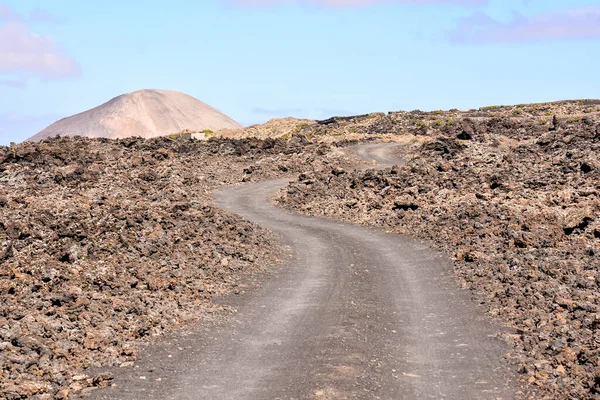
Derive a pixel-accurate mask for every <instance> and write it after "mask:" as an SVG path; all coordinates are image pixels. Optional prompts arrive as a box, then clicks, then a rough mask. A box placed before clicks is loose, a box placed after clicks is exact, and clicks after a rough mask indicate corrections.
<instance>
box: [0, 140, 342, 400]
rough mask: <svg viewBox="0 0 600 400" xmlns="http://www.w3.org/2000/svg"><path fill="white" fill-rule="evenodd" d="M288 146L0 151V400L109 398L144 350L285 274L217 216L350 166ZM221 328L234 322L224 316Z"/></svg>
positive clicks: (24, 147)
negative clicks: (97, 391) (243, 199)
mask: <svg viewBox="0 0 600 400" xmlns="http://www.w3.org/2000/svg"><path fill="white" fill-rule="evenodd" d="M331 150H332V148H331V147H330V146H327V145H319V144H312V143H309V142H308V141H307V140H306V138H304V137H302V136H295V137H293V138H292V139H291V140H270V139H268V140H256V139H244V140H210V141H209V142H206V143H203V142H196V141H191V140H184V139H179V140H169V139H165V138H163V139H151V140H142V139H135V138H134V139H123V140H114V141H113V140H104V139H83V138H62V139H48V140H44V141H42V142H40V143H24V144H20V145H13V146H11V147H2V148H0V300H1V301H0V350H1V352H0V365H1V368H0V392H1V393H2V397H3V398H6V399H24V398H34V399H51V398H69V397H71V395H73V394H75V393H81V392H85V391H87V390H92V389H94V388H97V387H103V386H107V385H110V382H111V380H112V376H111V375H110V374H107V373H100V374H97V375H92V376H87V375H86V374H84V373H83V371H85V370H86V369H88V368H93V367H99V366H111V365H112V366H115V365H123V366H127V365H130V364H131V363H132V361H134V360H135V358H136V351H137V350H136V349H137V346H136V345H137V344H138V343H140V342H143V341H147V340H154V339H153V338H156V337H159V336H160V335H162V334H163V333H164V332H168V331H173V330H176V329H177V328H178V327H181V326H184V325H189V324H192V323H194V322H196V321H201V320H203V319H207V318H215V317H212V316H211V315H214V314H212V313H213V312H216V311H221V308H220V307H217V306H215V305H214V304H213V303H211V299H212V298H213V297H214V296H215V295H219V294H223V293H227V292H231V291H236V290H238V289H237V284H238V282H239V280H240V278H243V277H245V276H248V274H253V273H256V272H257V271H259V272H260V271H261V270H263V269H265V268H267V267H268V266H269V265H272V264H273V263H275V262H277V254H278V245H277V243H276V241H275V240H274V239H273V236H272V235H271V233H270V232H268V231H266V230H264V229H262V228H260V227H258V226H256V225H254V224H251V223H248V222H246V221H244V220H242V219H241V218H239V217H237V216H234V215H231V214H228V213H226V212H224V211H221V210H220V209H218V208H217V207H215V206H214V205H213V201H212V198H211V197H210V192H211V191H212V190H213V189H214V188H216V187H218V186H221V185H224V184H234V183H236V182H242V181H252V180H258V179H266V178H274V177H281V176H285V175H286V174H294V173H295V174H297V173H298V172H300V171H304V170H305V169H307V168H308V169H310V170H312V169H315V170H321V169H324V168H327V167H328V166H329V165H337V163H339V164H340V165H343V164H344V162H345V161H344V157H343V156H342V155H341V153H337V155H336V153H335V152H332V151H331ZM216 315H217V316H221V315H223V313H217V314H216Z"/></svg>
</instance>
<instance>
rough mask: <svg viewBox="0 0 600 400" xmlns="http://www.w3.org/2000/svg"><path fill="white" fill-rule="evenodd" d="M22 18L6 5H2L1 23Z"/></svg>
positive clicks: (0, 11) (0, 9)
mask: <svg viewBox="0 0 600 400" xmlns="http://www.w3.org/2000/svg"><path fill="white" fill-rule="evenodd" d="M20 19H21V16H20V15H19V14H17V13H16V11H15V10H13V9H12V8H10V7H9V6H7V5H6V4H0V22H4V21H18V20H20Z"/></svg>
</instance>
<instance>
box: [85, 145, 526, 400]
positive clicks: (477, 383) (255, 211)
mask: <svg viewBox="0 0 600 400" xmlns="http://www.w3.org/2000/svg"><path fill="white" fill-rule="evenodd" d="M391 150H393V148H392V147H388V146H386V145H368V146H363V147H360V148H358V149H356V154H357V155H358V156H360V157H361V158H363V159H365V160H369V161H371V160H377V161H378V162H379V163H380V164H385V165H389V164H393V163H396V162H398V161H399V160H397V159H395V158H394V157H393V156H390V154H392V152H391ZM285 184H286V181H269V182H263V183H257V184H245V185H242V186H238V187H233V188H228V189H224V190H221V191H219V192H217V193H216V197H217V199H218V201H219V204H220V205H221V206H222V207H223V208H224V209H226V210H229V211H231V212H234V213H237V214H240V215H242V216H244V217H245V218H247V219H249V220H251V221H253V222H256V223H258V224H260V225H262V226H265V227H267V228H269V229H271V230H273V231H275V232H277V233H278V234H279V235H280V237H281V240H282V241H283V243H285V244H286V245H288V246H289V247H290V249H291V251H292V256H291V258H290V259H289V261H287V262H286V263H284V264H283V265H281V266H278V267H276V268H275V271H274V273H273V274H272V275H271V277H270V278H269V279H268V280H267V281H266V282H265V283H264V285H262V287H260V288H259V289H256V290H253V291H251V293H249V294H247V295H244V296H237V297H236V298H235V300H233V301H234V302H235V303H234V304H233V305H234V306H235V307H236V309H237V310H238V313H237V314H236V315H235V316H234V317H233V318H232V319H231V320H230V321H228V322H226V323H223V324H220V325H217V326H211V327H206V328H204V330H202V331H200V332H195V333H193V334H191V335H189V336H182V337H171V338H169V339H168V340H167V341H166V343H165V344H163V345H159V346H155V347H152V348H149V349H147V350H145V351H143V352H142V354H141V359H140V361H139V363H137V365H138V368H137V369H133V370H129V371H127V372H126V371H124V372H123V374H120V376H118V377H117V379H116V381H115V383H116V384H117V386H116V387H114V388H111V389H107V390H103V391H98V392H96V393H94V394H93V396H92V398H95V399H145V400H152V399H157V400H158V399H161V400H162V399H190V400H191V399H461V400H462V399H497V398H504V399H510V398H513V394H514V393H515V391H516V390H517V388H518V386H517V385H516V384H515V381H516V377H515V376H514V374H513V373H512V372H511V370H510V369H509V367H508V366H507V364H506V362H505V361H504V359H503V354H505V353H506V352H507V351H508V348H507V347H506V345H505V344H504V343H503V342H501V341H500V340H499V339H496V338H495V337H494V335H495V334H496V333H497V332H499V331H500V328H499V327H498V326H495V325H493V324H492V323H491V322H490V320H488V319H487V318H486V317H484V315H483V313H482V311H481V310H479V309H477V306H476V305H475V304H474V303H473V302H472V301H471V300H470V297H469V294H468V292H465V291H463V290H460V289H459V288H458V287H457V285H456V283H455V281H454V280H453V278H452V275H451V269H450V265H449V262H448V261H447V260H446V259H445V258H444V257H443V256H442V255H440V254H438V253H436V252H434V251H431V250H430V249H428V248H427V247H426V246H424V245H422V244H420V243H418V242H415V241H412V240H409V239H406V238H403V237H399V236H396V235H391V234H385V233H381V232H378V231H374V230H370V229H368V228H365V227H361V226H354V225H347V224H342V223H337V222H332V221H328V220H323V219H316V218H309V217H304V216H300V215H295V214H291V213H288V212H286V211H283V210H281V209H278V208H276V207H274V206H273V205H271V204H270V202H269V201H268V198H269V196H270V195H271V194H273V193H274V192H275V191H276V190H277V189H279V188H281V187H283V186H285ZM140 376H143V378H144V379H140ZM157 377H158V378H160V381H157V380H156V379H157Z"/></svg>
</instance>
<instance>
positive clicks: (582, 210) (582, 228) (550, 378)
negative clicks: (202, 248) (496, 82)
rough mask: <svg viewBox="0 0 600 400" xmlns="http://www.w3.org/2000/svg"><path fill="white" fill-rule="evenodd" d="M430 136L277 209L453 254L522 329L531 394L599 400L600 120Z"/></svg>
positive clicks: (465, 124)
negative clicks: (405, 158)
mask: <svg viewBox="0 0 600 400" xmlns="http://www.w3.org/2000/svg"><path fill="white" fill-rule="evenodd" d="M557 125H558V124H557ZM422 139H423V140H422V145H420V146H418V147H417V148H416V150H415V151H413V154H412V157H411V159H410V160H409V162H408V164H407V165H406V166H405V167H394V168H389V169H386V170H383V171H372V170H369V171H365V172H360V171H359V172H349V171H346V170H336V169H330V170H329V171H322V172H312V171H310V172H307V173H303V174H301V175H300V176H299V178H298V180H297V181H296V182H292V183H291V184H290V185H289V187H288V188H287V189H286V190H284V191H283V192H282V194H281V196H280V197H279V199H278V200H277V202H278V203H279V204H280V205H282V206H284V207H286V208H288V209H290V210H295V211H299V212H302V213H305V214H308V215H315V216H327V217H331V218H336V219H341V220H344V221H349V222H354V223H362V224H368V225H373V226H377V227H380V228H382V229H385V230H387V231H393V232H397V233H400V234H406V235H410V236H414V237H417V238H421V239H425V240H427V241H429V242H430V243H432V244H433V245H436V246H438V247H440V248H441V249H443V250H445V251H446V252H447V253H448V254H450V255H451V256H452V257H453V259H455V260H456V263H455V270H456V274H457V276H458V277H459V279H460V280H461V281H462V282H463V284H464V286H465V287H467V288H469V289H471V290H472V291H473V292H474V293H476V294H477V299H479V301H481V302H482V303H483V304H485V305H487V307H488V309H489V312H490V314H491V315H492V316H495V317H497V318H501V319H503V320H504V321H506V322H507V323H508V324H509V325H511V326H513V327H514V328H515V333H514V334H512V335H508V336H507V337H506V339H507V340H508V341H509V342H510V343H511V344H512V345H513V346H514V349H515V350H514V352H511V353H510V354H507V355H506V357H507V358H510V359H512V360H513V361H514V362H515V363H516V364H517V365H518V368H519V371H520V372H521V373H522V374H523V381H524V382H527V383H529V388H530V390H529V391H528V393H524V394H523V396H524V397H526V398H536V399H539V398H548V399H571V398H578V399H579V398H581V399H583V398H590V399H594V398H600V361H599V360H600V357H599V356H600V329H599V327H600V315H599V310H600V291H599V289H598V288H599V285H600V260H599V258H598V257H599V256H598V255H599V254H600V219H599V218H598V215H600V186H598V182H600V164H598V161H597V160H598V158H597V155H598V154H599V153H600V124H598V122H596V123H594V122H593V121H590V120H589V119H588V120H573V121H568V122H567V123H564V124H562V125H561V126H556V127H551V128H550V129H548V128H547V127H546V128H545V132H540V127H539V126H537V125H536V126H515V124H514V123H508V124H507V123H506V120H501V119H499V120H486V121H482V122H476V121H473V120H465V121H460V122H459V123H457V124H456V126H455V127H454V128H452V129H445V130H444V131H440V132H434V133H429V134H428V135H426V136H424V137H423V138H422Z"/></svg>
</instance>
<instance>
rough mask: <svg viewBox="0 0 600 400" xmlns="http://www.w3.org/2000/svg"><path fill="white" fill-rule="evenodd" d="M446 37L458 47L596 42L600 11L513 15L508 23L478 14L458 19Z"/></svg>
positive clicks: (598, 32)
mask: <svg viewBox="0 0 600 400" xmlns="http://www.w3.org/2000/svg"><path fill="white" fill-rule="evenodd" d="M449 37H450V39H451V40H452V41H454V42H459V43H489V42H525V41H538V40H552V39H598V38H600V7H597V6H591V7H581V8H570V9H563V10H558V11H553V12H549V13H545V14H539V15H534V16H531V17H526V16H524V15H521V14H518V13H515V14H514V15H513V18H512V20H510V21H509V22H501V21H498V20H495V19H493V18H491V17H490V16H488V15H487V14H485V13H483V12H479V13H475V14H473V15H471V16H469V17H467V18H463V19H461V20H460V21H459V23H458V25H457V27H456V29H455V30H453V31H452V32H450V34H449Z"/></svg>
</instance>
